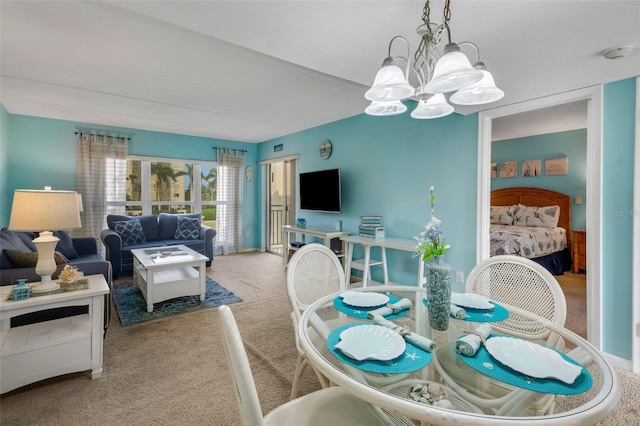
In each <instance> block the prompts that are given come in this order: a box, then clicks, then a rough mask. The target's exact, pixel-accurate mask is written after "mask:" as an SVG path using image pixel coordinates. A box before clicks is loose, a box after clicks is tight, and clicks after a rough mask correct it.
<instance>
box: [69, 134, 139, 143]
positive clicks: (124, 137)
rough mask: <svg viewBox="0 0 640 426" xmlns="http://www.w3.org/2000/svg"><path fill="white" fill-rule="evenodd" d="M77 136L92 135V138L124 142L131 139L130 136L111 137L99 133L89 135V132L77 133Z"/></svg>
mask: <svg viewBox="0 0 640 426" xmlns="http://www.w3.org/2000/svg"><path fill="white" fill-rule="evenodd" d="M75 134H76V135H82V134H86V135H91V136H96V137H103V138H112V139H121V140H123V141H127V140H129V139H131V138H130V137H128V136H109V135H99V134H97V133H89V132H75Z"/></svg>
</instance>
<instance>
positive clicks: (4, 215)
mask: <svg viewBox="0 0 640 426" xmlns="http://www.w3.org/2000/svg"><path fill="white" fill-rule="evenodd" d="M9 117H10V115H9V113H8V112H7V110H6V109H5V108H4V107H3V106H2V105H0V226H2V224H5V223H6V224H8V223H9V218H10V216H9V214H10V213H9V212H10V210H8V209H7V208H6V206H8V205H9V204H10V203H11V200H12V198H13V197H12V196H13V192H12V191H9V190H8V189H7V186H8V184H7V179H8V177H9V173H8V169H9Z"/></svg>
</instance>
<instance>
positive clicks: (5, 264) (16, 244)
mask: <svg viewBox="0 0 640 426" xmlns="http://www.w3.org/2000/svg"><path fill="white" fill-rule="evenodd" d="M54 235H55V236H56V237H58V238H59V239H60V241H58V244H57V245H56V251H58V252H60V253H61V254H62V255H63V256H64V257H65V258H67V260H68V261H69V265H72V266H75V267H76V268H78V270H79V271H82V272H83V273H84V274H85V275H96V274H102V275H104V279H105V280H106V281H107V283H108V284H109V287H110V288H111V290H113V288H112V277H111V264H110V263H109V262H108V261H107V260H105V258H104V257H102V256H101V255H100V254H99V253H98V243H97V240H96V239H95V238H94V237H71V236H70V235H69V234H68V233H67V232H65V231H55V232H54ZM36 237H37V233H35V232H18V231H11V230H9V229H7V228H2V229H0V285H3V286H4V285H14V284H16V283H17V280H18V279H21V278H25V279H26V280H27V282H37V281H40V275H38V274H36V271H35V269H36V268H35V266H33V267H27V268H15V267H14V266H13V264H12V263H11V260H10V259H9V257H8V256H7V254H6V251H16V252H28V251H30V252H36V251H37V250H36V246H35V244H33V239H34V238H36ZM64 267H65V264H61V265H58V267H57V270H56V272H54V273H53V274H51V278H52V279H57V278H58V275H60V272H61V271H62V269H63V268H64ZM87 308H88V307H87V306H72V307H65V308H55V309H50V310H46V311H40V312H35V313H31V314H25V315H21V316H18V317H14V318H12V319H11V326H12V327H17V326H20V325H26V324H31V323H34V322H40V321H46V320H51V319H56V318H62V317H67V316H70V315H77V314H83V313H86V312H88V311H87ZM110 318H111V298H110V295H107V296H106V297H105V322H104V329H105V332H106V329H107V327H108V326H109V320H110Z"/></svg>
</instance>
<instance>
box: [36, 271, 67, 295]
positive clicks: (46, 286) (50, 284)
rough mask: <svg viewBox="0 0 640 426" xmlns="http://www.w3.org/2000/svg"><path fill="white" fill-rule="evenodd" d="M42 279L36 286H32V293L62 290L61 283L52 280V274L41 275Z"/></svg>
mask: <svg viewBox="0 0 640 426" xmlns="http://www.w3.org/2000/svg"><path fill="white" fill-rule="evenodd" d="M41 278H42V281H40V284H38V285H37V286H35V287H31V293H51V292H52V291H56V290H60V284H58V283H57V282H55V281H52V280H51V275H49V276H48V277H47V276H44V277H41Z"/></svg>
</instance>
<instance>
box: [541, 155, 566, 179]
mask: <svg viewBox="0 0 640 426" xmlns="http://www.w3.org/2000/svg"><path fill="white" fill-rule="evenodd" d="M544 174H545V175H566V174H567V157H558V158H547V159H546V160H544Z"/></svg>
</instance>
